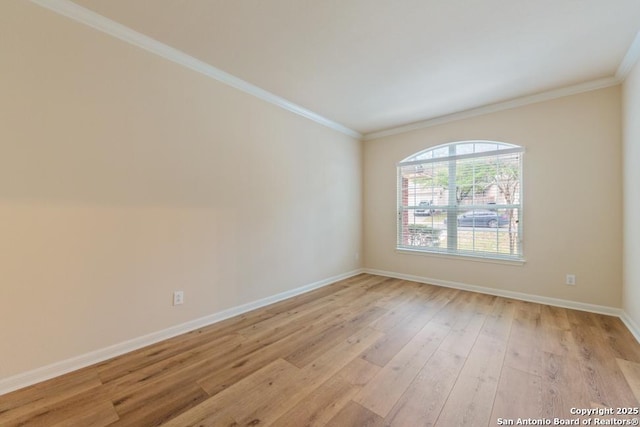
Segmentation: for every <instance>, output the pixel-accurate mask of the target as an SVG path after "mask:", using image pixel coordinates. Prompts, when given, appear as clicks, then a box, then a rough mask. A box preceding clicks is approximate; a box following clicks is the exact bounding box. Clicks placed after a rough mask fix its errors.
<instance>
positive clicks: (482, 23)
mask: <svg viewBox="0 0 640 427" xmlns="http://www.w3.org/2000/svg"><path fill="white" fill-rule="evenodd" d="M74 2H75V3H76V4H78V5H80V6H83V7H85V8H87V9H90V10H92V11H94V12H97V13H98V14H100V15H102V16H104V17H106V18H109V19H111V20H113V21H116V22H118V23H120V24H123V25H125V26H127V27H129V28H131V29H133V30H135V31H137V32H140V33H142V34H145V35H147V36H149V37H151V38H153V39H155V40H157V41H160V42H162V43H164V44H166V45H169V46H171V47H173V48H176V49H178V50H180V51H182V52H184V53H186V54H188V55H190V56H193V57H195V58H197V59H199V60H201V61H204V62H205V63H207V64H210V65H211V66H213V67H216V68H218V69H220V70H222V71H225V72H227V73H230V74H232V75H234V76H236V77H238V78H240V79H242V80H244V81H246V82H249V83H251V84H253V85H255V86H257V87H259V88H262V89H264V90H266V91H268V92H271V93H272V94H275V95H277V96H279V97H282V98H284V99H286V100H288V101H290V102H292V103H294V104H297V105H298V106H301V107H303V108H305V109H308V110H311V111H313V112H314V113H317V114H319V115H320V116H323V117H325V118H327V119H329V120H331V121H335V122H337V123H339V124H342V125H344V126H346V127H348V128H350V129H353V130H355V131H357V132H359V133H361V134H368V133H371V132H377V131H380V130H384V129H389V128H394V127H398V126H403V125H406V124H409V123H413V122H416V121H422V120H428V119H433V118H437V117H441V116H444V115H448V114H453V113H457V112H461V111H465V110H469V109H473V108H477V107H481V106H483V105H489V104H494V103H498V102H503V101H506V100H511V99H515V98H518V97H523V96H528V95H532V94H536V93H540V92H544V91H549V90H554V89H558V88H562V87H566V86H571V85H576V84H580V83H584V82H589V81H593V80H597V79H602V78H605V77H613V76H615V74H616V70H617V69H618V67H619V66H620V64H621V63H622V61H623V58H624V57H625V54H626V53H627V51H628V50H629V48H630V46H631V45H632V43H633V41H634V38H635V36H636V34H637V33H638V30H639V29H640V1H638V0H74Z"/></svg>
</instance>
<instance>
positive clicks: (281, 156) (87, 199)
mask: <svg viewBox="0 0 640 427" xmlns="http://www.w3.org/2000/svg"><path fill="white" fill-rule="evenodd" d="M0 52H2V55H0V94H2V96H0V153H1V154H0V236H1V237H0V260H2V261H1V262H0V287H1V290H2V296H1V298H0V315H1V321H0V343H2V350H1V351H0V353H1V356H0V357H1V360H0V380H2V378H7V377H11V376H13V375H16V374H19V373H24V372H26V371H29V370H32V369H35V368H38V367H42V366H44V365H47V364H50V363H54V362H58V361H61V360H65V359H67V358H71V357H74V356H78V355H82V354H84V353H87V352H90V351H94V350H98V349H102V348H104V347H106V346H109V345H113V344H117V343H121V342H123V341H125V340H128V339H132V338H136V337H140V336H142V335H144V334H148V333H152V332H155V331H159V330H162V329H164V328H167V327H171V326H174V325H178V324H181V323H183V322H187V321H190V320H193V319H198V318H200V317H203V316H207V315H210V314H212V313H216V312H219V311H221V310H224V309H227V308H230V307H234V306H238V305H240V304H243V303H247V302H251V301H255V300H257V299H260V298H264V297H268V296H271V295H274V294H277V293H280V292H283V291H287V290H291V289H294V288H297V287H300V286H303V285H307V284H310V283H313V282H316V281H319V280H322V279H326V278H329V277H333V276H336V275H340V274H343V273H347V272H350V271H352V270H354V269H357V268H358V267H359V266H360V264H359V262H358V261H357V260H356V258H355V256H354V255H355V253H356V252H360V251H361V217H362V209H361V195H362V188H361V178H362V169H361V143H360V142H359V141H356V140H354V139H352V138H350V137H347V136H345V135H342V134H340V133H337V132H335V131H332V130H330V129H328V128H325V127H322V126H320V125H318V124H316V123H313V122H311V121H308V120H307V119H304V118H302V117H299V116H296V115H293V114H291V113H289V112H286V111H284V110H282V109H279V108H277V107H275V106H273V105H270V104H267V103H264V102H262V101H260V100H258V99H256V98H253V97H251V96H249V95H247V94H244V93H241V92H238V91H236V90H235V89H232V88H230V87H228V86H225V85H222V84H220V83H218V82H216V81H213V80H211V79H209V78H207V77H204V76H202V75H200V74H197V73H194V72H192V71H189V70H187V69H185V68H182V67H180V66H178V65H176V64H174V63H171V62H169V61H166V60H164V59H162V58H160V57H157V56H154V55H152V54H149V53H148V52H145V51H142V50H140V49H138V48H136V47H133V46H131V45H128V44H125V43H123V42H121V41H119V40H117V39H114V38H112V37H110V36H107V35H105V34H102V33H100V32H97V31H95V30H93V29H91V28H89V27H85V26H83V25H81V24H78V23H76V22H73V21H70V20H68V19H66V18H64V17H61V16H59V15H56V14H54V13H53V12H50V11H48V10H46V9H43V8H40V7H38V6H35V5H33V4H31V3H29V2H17V1H12V2H0ZM175 289H182V290H184V291H185V298H186V303H185V304H184V305H183V306H179V307H172V306H171V295H172V291H173V290H175Z"/></svg>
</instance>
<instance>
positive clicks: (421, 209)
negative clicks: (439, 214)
mask: <svg viewBox="0 0 640 427" xmlns="http://www.w3.org/2000/svg"><path fill="white" fill-rule="evenodd" d="M430 206H431V202H427V201H425V200H423V201H421V202H420V203H418V209H416V211H415V213H414V215H415V216H430V215H432V214H433V213H434V210H433V209H430Z"/></svg>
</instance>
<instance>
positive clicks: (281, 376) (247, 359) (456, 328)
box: [0, 274, 640, 427]
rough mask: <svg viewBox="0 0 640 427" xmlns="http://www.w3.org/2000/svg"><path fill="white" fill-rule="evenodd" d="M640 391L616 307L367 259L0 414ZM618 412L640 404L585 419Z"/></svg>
mask: <svg viewBox="0 0 640 427" xmlns="http://www.w3.org/2000/svg"><path fill="white" fill-rule="evenodd" d="M638 399H640V344H638V343H637V342H636V341H635V339H634V338H633V336H632V335H631V333H630V332H629V331H628V330H627V329H626V328H625V327H624V325H623V324H622V323H621V321H620V320H619V319H617V318H614V317H609V316H603V315H597V314H592V313H586V312H580V311H574V310H567V309H562V308H557V307H550V306H545V305H540V304H534V303H528V302H523V301H516V300H510V299H506V298H500V297H495V296H489V295H484V294H476V293H472V292H465V291H459V290H454V289H448V288H441V287H437V286H430V285H424V284H418V283H414V282H409V281H403V280H398V279H391V278H386V277H380V276H374V275H369V274H361V275H359V276H356V277H353V278H350V279H347V280H344V281H341V282H338V283H335V284H333V285H331V286H327V287H324V288H322V289H318V290H316V291H313V292H310V293H307V294H304V295H300V296H298V297H295V298H292V299H289V300H286V301H283V302H280V303H277V304H274V305H271V306H268V307H265V308H262V309H259V310H256V311H253V312H250V313H247V314H244V315H242V316H238V317H235V318H232V319H229V320H226V321H224V322H221V323H218V324H215V325H212V326H209V327H206V328H202V329H200V330H197V331H193V332H190V333H188V334H185V335H181V336H179V337H176V338H173V339H170V340H167V341H163V342H161V343H158V344H155V345H152V346H149V347H146V348H143V349H140V350H138V351H135V352H132V353H129V354H126V355H123V356H120V357H117V358H114V359H111V360H108V361H105V362H103V363H100V364H97V365H94V366H90V367H88V368H85V369H82V370H80V371H77V372H74V373H71V374H68V375H64V376H62V377H59V378H55V379H53V380H50V381H47V382H44V383H41V384H37V385H34V386H32V387H28V388H25V389H22V390H18V391H15V392H13V393H10V394H6V395H4V396H0V425H1V426H47V427H49V426H82V427H86V426H158V425H164V426H176V427H187V426H338V427H350V426H356V427H361V426H408V427H413V426H433V425H435V426H443V427H452V426H494V425H508V421H509V420H513V422H514V425H516V424H515V423H516V422H517V420H518V418H521V419H528V418H532V419H535V420H538V419H546V420H549V421H550V422H551V424H552V425H553V423H554V419H555V418H558V419H562V420H574V419H576V418H577V416H576V415H573V414H572V413H571V412H570V411H571V408H582V409H589V408H638V407H640V402H639V401H638ZM611 417H614V418H617V419H620V420H623V419H629V420H630V419H631V418H634V417H630V416H622V415H613V416H595V415H592V416H585V417H582V418H580V420H582V419H586V418H591V419H592V421H594V420H593V419H594V418H600V419H605V420H608V419H610V418H611ZM635 418H637V416H636V417H635ZM499 422H500V423H502V424H499ZM592 425H594V424H592Z"/></svg>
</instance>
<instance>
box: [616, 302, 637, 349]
mask: <svg viewBox="0 0 640 427" xmlns="http://www.w3.org/2000/svg"><path fill="white" fill-rule="evenodd" d="M620 320H622V323H624V325H625V326H626V327H627V329H629V332H631V335H633V336H634V338H635V339H636V341H638V342H639V343H640V327H639V326H638V324H637V323H636V322H635V321H634V320H633V319H632V318H631V317H630V316H629V315H628V314H627V312H626V311H624V310H623V311H622V314H621V315H620Z"/></svg>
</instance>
